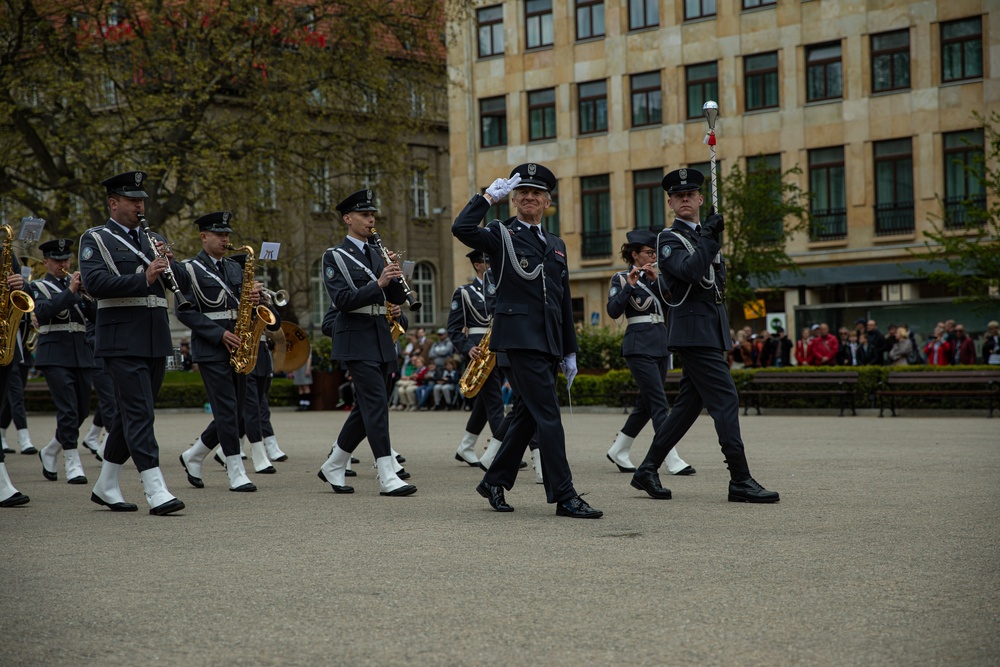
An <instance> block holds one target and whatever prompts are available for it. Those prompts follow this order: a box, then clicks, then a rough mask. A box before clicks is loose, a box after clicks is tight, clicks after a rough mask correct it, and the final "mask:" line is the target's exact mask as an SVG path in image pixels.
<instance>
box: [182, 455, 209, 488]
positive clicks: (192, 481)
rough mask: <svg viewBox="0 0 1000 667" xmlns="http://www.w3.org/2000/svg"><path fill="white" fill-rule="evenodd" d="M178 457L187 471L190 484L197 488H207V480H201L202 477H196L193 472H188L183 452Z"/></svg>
mask: <svg viewBox="0 0 1000 667" xmlns="http://www.w3.org/2000/svg"><path fill="white" fill-rule="evenodd" d="M178 458H179V459H180V460H181V467H183V468H184V472H185V473H187V476H188V484H190V485H191V486H193V487H194V488H196V489H204V488H205V482H203V481H201V478H200V477H195V476H194V475H192V474H191V473H189V472H188V467H187V464H186V463H184V455H183V454H181V455H180V456H179V457H178Z"/></svg>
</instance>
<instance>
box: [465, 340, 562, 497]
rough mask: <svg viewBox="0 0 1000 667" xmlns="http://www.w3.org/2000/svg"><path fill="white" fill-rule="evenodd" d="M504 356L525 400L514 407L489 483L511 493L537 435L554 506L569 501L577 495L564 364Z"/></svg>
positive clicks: (542, 357) (527, 354) (528, 353)
mask: <svg viewBox="0 0 1000 667" xmlns="http://www.w3.org/2000/svg"><path fill="white" fill-rule="evenodd" d="M503 356H505V357H506V359H505V360H503V361H502V363H507V364H509V367H507V366H505V367H504V370H505V372H506V375H507V379H508V380H510V386H511V387H512V388H513V389H514V391H515V392H517V395H518V398H519V399H520V400H519V401H516V402H515V404H514V409H513V410H512V411H511V414H512V415H513V417H512V418H511V421H510V426H509V428H508V429H507V434H506V435H505V436H504V439H503V444H501V445H500V451H498V452H497V455H496V458H495V459H494V460H493V465H491V466H490V469H489V470H488V471H487V472H486V476H485V477H484V478H483V479H484V480H485V481H486V482H487V483H488V484H494V485H499V486H502V487H503V488H505V489H507V490H510V489H511V488H512V487H513V486H514V481H515V480H516V479H517V470H518V467H519V466H520V464H521V458H522V457H523V456H524V450H525V449H526V448H527V446H528V441H529V440H531V437H532V436H533V435H535V433H536V431H537V434H538V448H539V450H540V452H541V457H542V479H543V481H544V484H545V497H546V499H547V500H548V502H550V503H558V502H562V501H565V500H569V499H570V498H573V497H574V496H576V495H577V494H576V491H575V490H574V489H573V476H572V473H570V470H569V463H568V462H567V461H566V434H565V432H564V431H563V427H562V416H561V415H560V413H559V398H558V396H557V395H556V369H557V367H558V360H557V359H556V358H555V357H551V356H549V355H547V354H544V353H542V352H537V351H534V350H508V351H507V353H506V354H505V355H503Z"/></svg>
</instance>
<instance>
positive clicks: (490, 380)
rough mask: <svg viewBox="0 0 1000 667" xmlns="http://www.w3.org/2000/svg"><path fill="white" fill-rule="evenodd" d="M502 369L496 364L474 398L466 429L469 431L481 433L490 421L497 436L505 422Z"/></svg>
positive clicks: (476, 433)
mask: <svg viewBox="0 0 1000 667" xmlns="http://www.w3.org/2000/svg"><path fill="white" fill-rule="evenodd" d="M501 386H502V385H501V383H500V370H499V369H498V368H497V367H496V366H494V367H493V370H492V371H491V372H490V374H489V375H488V376H487V377H486V382H485V383H484V384H483V387H482V389H480V390H479V393H478V394H476V397H475V398H474V399H472V412H471V413H469V421H468V422H466V424H465V430H466V431H468V432H469V433H473V434H475V435H479V434H480V433H482V432H483V427H484V426H486V422H487V421H489V423H490V432H491V433H492V434H493V437H497V430H498V429H499V428H500V423H501V422H503V398H502V397H501V395H500V388H501Z"/></svg>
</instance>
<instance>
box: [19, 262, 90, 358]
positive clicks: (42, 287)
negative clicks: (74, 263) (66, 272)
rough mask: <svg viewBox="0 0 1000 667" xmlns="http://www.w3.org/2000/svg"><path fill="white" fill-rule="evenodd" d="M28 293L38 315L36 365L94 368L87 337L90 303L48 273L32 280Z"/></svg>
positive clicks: (36, 315)
mask: <svg viewBox="0 0 1000 667" xmlns="http://www.w3.org/2000/svg"><path fill="white" fill-rule="evenodd" d="M66 280H67V281H68V278H67V279H66ZM31 293H32V297H33V298H34V299H35V310H34V313H35V317H36V318H37V319H38V347H37V348H36V349H35V365H36V366H39V367H44V366H62V367H64V368H94V367H95V366H96V364H95V363H94V352H93V350H92V348H91V346H90V343H89V342H88V340H87V324H88V322H89V321H90V320H92V319H93V317H94V307H93V305H92V304H91V303H90V302H88V301H85V300H84V299H83V297H81V296H80V295H79V294H74V293H73V292H72V291H71V290H70V289H69V284H68V282H67V283H65V285H64V283H63V280H60V279H59V278H56V277H55V276H54V275H52V274H51V273H48V274H46V275H45V277H44V278H42V279H40V280H36V281H34V282H33V283H31Z"/></svg>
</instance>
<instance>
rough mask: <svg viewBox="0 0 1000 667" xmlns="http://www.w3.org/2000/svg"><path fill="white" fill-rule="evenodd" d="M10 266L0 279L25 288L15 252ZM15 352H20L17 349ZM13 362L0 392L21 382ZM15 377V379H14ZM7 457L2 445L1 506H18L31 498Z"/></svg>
mask: <svg viewBox="0 0 1000 667" xmlns="http://www.w3.org/2000/svg"><path fill="white" fill-rule="evenodd" d="M0 242H9V240H8V239H0ZM10 263H11V265H10V266H0V280H4V281H6V282H7V287H8V288H10V289H12V290H23V289H24V278H23V277H22V276H21V265H20V264H19V263H18V261H17V257H14V255H13V253H12V254H11V257H10ZM14 354H15V355H17V354H20V353H19V352H18V351H17V350H15V351H14ZM12 365H13V364H7V365H6V366H0V392H3V393H4V394H6V393H7V383H8V381H10V382H20V381H21V378H20V377H14V374H13V373H11V366H12ZM12 378H13V379H12ZM5 459H6V454H5V453H4V448H3V447H0V507H17V506H18V505H24V504H25V503H27V502H28V501H29V500H30V498H28V496H26V495H24V494H23V493H21V492H20V491H18V490H17V489H16V488H15V487H14V484H13V483H12V482H11V481H10V475H8V474H7V464H6V463H5V462H4V461H5Z"/></svg>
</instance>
